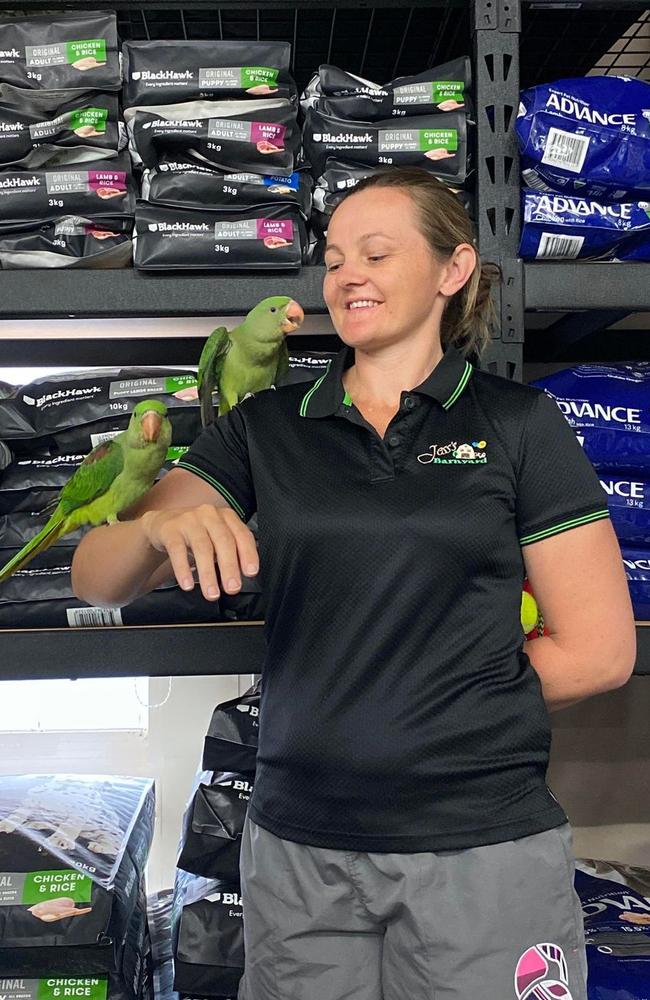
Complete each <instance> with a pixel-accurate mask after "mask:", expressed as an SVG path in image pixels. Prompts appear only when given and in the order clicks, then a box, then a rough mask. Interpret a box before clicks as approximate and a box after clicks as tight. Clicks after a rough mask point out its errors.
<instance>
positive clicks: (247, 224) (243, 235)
mask: <svg viewBox="0 0 650 1000" xmlns="http://www.w3.org/2000/svg"><path fill="white" fill-rule="evenodd" d="M214 238H215V240H266V239H273V238H276V239H279V240H282V242H285V243H293V222H291V220H289V219H242V220H241V221H239V222H217V223H215V227H214Z"/></svg>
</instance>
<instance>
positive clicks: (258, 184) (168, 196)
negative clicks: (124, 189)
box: [0, 158, 313, 219]
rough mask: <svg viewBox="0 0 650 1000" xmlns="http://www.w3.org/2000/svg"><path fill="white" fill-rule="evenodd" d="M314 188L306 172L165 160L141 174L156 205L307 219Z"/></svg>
mask: <svg viewBox="0 0 650 1000" xmlns="http://www.w3.org/2000/svg"><path fill="white" fill-rule="evenodd" d="M312 187H313V181H312V179H311V177H310V175H309V174H307V173H305V172H304V171H302V172H297V171H294V173H292V174H289V176H288V177H280V176H277V175H264V174H223V173H219V172H218V171H216V170H212V169H211V168H210V167H208V166H205V165H202V164H200V163H198V162H190V161H187V162H180V163H179V162H177V161H176V160H167V159H166V158H164V159H163V160H162V161H161V162H160V163H159V164H158V166H157V167H154V168H152V169H148V168H147V169H145V170H144V171H143V174H142V197H143V199H144V200H145V201H152V202H154V203H155V204H157V205H170V206H171V207H172V208H216V209H219V210H220V211H224V210H232V211H234V212H237V211H240V210H241V209H246V208H258V207H259V206H260V205H274V204H286V205H295V206H296V207H297V208H298V209H299V210H300V212H301V213H302V216H303V218H305V219H307V218H309V211H310V207H311V189H312ZM0 188H1V183H0ZM0 193H1V191H0ZM1 204H2V202H1V200H0V205H1Z"/></svg>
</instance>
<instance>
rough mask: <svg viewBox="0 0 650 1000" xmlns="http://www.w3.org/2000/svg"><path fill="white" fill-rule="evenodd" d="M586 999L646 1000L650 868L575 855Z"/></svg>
mask: <svg viewBox="0 0 650 1000" xmlns="http://www.w3.org/2000/svg"><path fill="white" fill-rule="evenodd" d="M575 889H576V892H577V894H578V896H579V898H580V902H581V903H582V913H583V918H584V931H585V941H586V953H587V963H588V967H589V1000H646V998H647V997H648V982H649V981H650V870H649V869H647V868H642V867H639V866H635V865H627V864H623V863H622V862H619V861H596V860H593V859H590V858H588V859H580V858H579V859H578V860H577V862H576V872H575Z"/></svg>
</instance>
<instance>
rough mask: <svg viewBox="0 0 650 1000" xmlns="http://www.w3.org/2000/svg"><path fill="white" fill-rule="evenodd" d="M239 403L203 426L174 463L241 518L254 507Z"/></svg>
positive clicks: (245, 439) (253, 511)
mask: <svg viewBox="0 0 650 1000" xmlns="http://www.w3.org/2000/svg"><path fill="white" fill-rule="evenodd" d="M241 410H242V404H241V403H240V404H238V405H237V406H234V407H233V408H232V410H229V411H228V413H225V414H224V415H223V416H221V417H218V418H217V419H216V420H215V422H214V423H213V424H211V425H210V426H209V427H206V428H205V430H204V431H202V432H201V434H199V436H198V438H197V439H196V441H195V442H194V444H193V445H192V447H191V448H190V449H189V451H186V452H185V454H184V455H183V457H182V458H181V459H180V460H179V461H178V462H177V463H176V464H177V466H178V468H180V469H187V470H188V472H193V473H194V474H195V475H197V476H200V478H201V479H204V480H205V482H206V483H209V484H210V486H214V488H215V489H216V490H218V491H219V493H221V495H222V497H223V498H224V499H225V500H226V501H227V502H228V503H229V504H230V506H231V507H232V508H233V510H235V511H236V512H237V513H238V514H239V516H240V517H241V519H242V520H243V521H248V520H249V519H250V518H251V517H252V515H253V514H254V513H255V511H256V510H257V500H256V497H255V488H254V485H253V476H252V473H251V467H250V460H249V453H248V437H247V434H246V422H245V420H244V417H243V416H242V412H241Z"/></svg>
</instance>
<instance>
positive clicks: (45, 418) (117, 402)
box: [0, 329, 210, 456]
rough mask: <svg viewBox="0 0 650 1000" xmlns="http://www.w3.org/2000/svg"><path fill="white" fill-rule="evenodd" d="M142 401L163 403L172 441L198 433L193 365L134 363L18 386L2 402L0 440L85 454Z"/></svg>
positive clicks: (186, 440)
mask: <svg viewBox="0 0 650 1000" xmlns="http://www.w3.org/2000/svg"><path fill="white" fill-rule="evenodd" d="M209 332H210V330H209V329H206V336H207V335H208V334H209ZM141 399H160V401H161V402H163V403H164V404H165V405H166V407H167V412H168V416H169V419H170V420H171V423H172V427H173V437H172V443H173V444H174V445H177V444H178V445H186V444H190V443H191V442H192V441H193V440H194V438H195V437H196V436H197V435H198V434H199V432H200V430H201V420H200V416H199V401H198V391H197V382H196V369H191V368H139V367H133V368H99V369H96V370H92V371H80V372H75V371H71V372H57V373H54V374H51V375H46V376H43V377H42V378H38V379H35V380H34V381H33V382H30V383H28V384H27V385H24V386H21V388H20V390H19V391H18V393H17V394H16V396H13V397H11V398H9V399H3V400H0V438H1V439H3V440H5V441H12V442H13V443H12V445H11V447H12V450H13V451H14V453H16V454H18V453H21V454H26V455H29V456H33V454H34V453H35V452H39V453H42V452H48V451H52V452H53V453H55V454H64V453H70V454H71V453H75V454H83V455H87V454H88V453H89V452H90V451H91V450H92V449H93V448H94V447H95V445H98V444H101V443H102V441H105V440H107V436H110V437H112V436H114V432H119V431H121V430H125V429H126V427H127V426H128V423H129V420H130V418H131V413H132V412H133V408H134V406H135V404H136V403H138V402H139V401H140V400H141Z"/></svg>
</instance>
